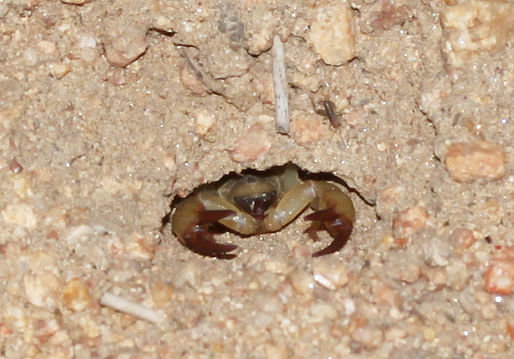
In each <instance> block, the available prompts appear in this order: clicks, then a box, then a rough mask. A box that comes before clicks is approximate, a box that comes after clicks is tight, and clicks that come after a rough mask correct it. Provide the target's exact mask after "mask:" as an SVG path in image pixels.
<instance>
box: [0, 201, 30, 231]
mask: <svg viewBox="0 0 514 359" xmlns="http://www.w3.org/2000/svg"><path fill="white" fill-rule="evenodd" d="M2 218H3V219H4V221H5V222H7V223H8V224H13V225H17V226H21V227H23V228H28V229H33V228H36V226H37V222H38V220H37V217H36V214H35V213H34V209H33V207H32V206H31V205H29V204H26V203H11V204H9V205H7V207H6V208H5V209H4V210H3V211H2Z"/></svg>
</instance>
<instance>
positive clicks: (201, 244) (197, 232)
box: [181, 210, 237, 259]
mask: <svg viewBox="0 0 514 359" xmlns="http://www.w3.org/2000/svg"><path fill="white" fill-rule="evenodd" d="M232 214H234V211H230V210H215V211H207V210H203V211H201V212H199V213H198V220H197V221H196V223H194V224H193V225H192V226H191V227H190V229H189V231H187V233H186V234H185V235H184V237H183V238H182V239H181V242H182V244H183V245H184V246H186V247H187V248H189V249H190V250H192V251H193V252H195V253H198V254H201V255H203V256H207V257H216V258H220V259H231V258H234V257H235V256H236V255H235V254H232V253H228V252H231V251H233V250H234V249H236V248H237V246H236V245H234V244H228V243H218V242H216V241H215V240H214V236H213V235H212V233H210V232H209V228H208V227H209V225H210V224H212V223H214V222H217V221H218V220H220V219H223V218H225V217H228V216H230V215H232Z"/></svg>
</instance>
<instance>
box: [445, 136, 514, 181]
mask: <svg viewBox="0 0 514 359" xmlns="http://www.w3.org/2000/svg"><path fill="white" fill-rule="evenodd" d="M506 161H507V157H506V155H505V151H504V150H503V147H502V146H500V145H498V144H495V143H491V142H486V141H477V142H472V143H467V142H461V143H454V144H452V145H450V146H449V147H448V151H447V153H446V161H445V163H446V169H447V170H448V172H449V173H450V175H451V176H452V178H453V179H454V180H455V181H457V182H473V181H475V180H477V179H486V180H496V179H500V178H502V177H503V176H504V175H505V162H506Z"/></svg>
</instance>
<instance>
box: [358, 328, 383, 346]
mask: <svg viewBox="0 0 514 359" xmlns="http://www.w3.org/2000/svg"><path fill="white" fill-rule="evenodd" d="M352 339H353V340H355V341H356V342H359V343H361V344H363V345H365V346H366V347H368V348H376V347H377V346H379V345H380V344H382V342H383V340H384V334H383V333H382V331H381V330H380V329H378V328H373V327H370V326H365V327H362V328H357V329H355V331H354V332H353V333H352Z"/></svg>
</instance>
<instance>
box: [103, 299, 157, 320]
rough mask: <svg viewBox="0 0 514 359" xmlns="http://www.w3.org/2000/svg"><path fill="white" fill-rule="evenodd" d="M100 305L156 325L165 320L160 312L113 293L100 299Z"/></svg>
mask: <svg viewBox="0 0 514 359" xmlns="http://www.w3.org/2000/svg"><path fill="white" fill-rule="evenodd" d="M100 304H101V305H104V306H106V307H108V308H112V309H115V310H117V311H119V312H122V313H127V314H130V315H133V316H135V317H138V318H140V319H144V320H148V321H149V322H152V323H155V324H159V323H161V322H162V320H163V319H164V318H163V316H162V315H161V314H160V313H159V312H157V311H155V310H153V309H152V308H148V307H145V306H143V305H141V304H137V303H134V302H131V301H129V300H127V299H125V298H122V297H120V296H117V295H115V294H112V293H105V294H104V295H103V296H102V298H100Z"/></svg>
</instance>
